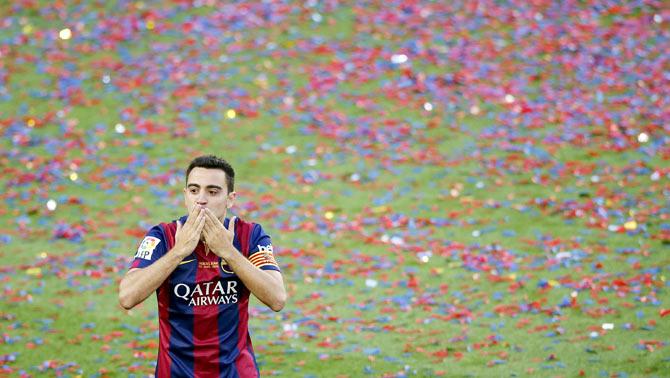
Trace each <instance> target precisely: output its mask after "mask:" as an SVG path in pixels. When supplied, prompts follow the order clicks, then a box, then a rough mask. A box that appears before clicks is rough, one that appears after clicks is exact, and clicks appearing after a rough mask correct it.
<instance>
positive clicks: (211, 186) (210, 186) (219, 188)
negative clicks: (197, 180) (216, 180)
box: [186, 184, 223, 190]
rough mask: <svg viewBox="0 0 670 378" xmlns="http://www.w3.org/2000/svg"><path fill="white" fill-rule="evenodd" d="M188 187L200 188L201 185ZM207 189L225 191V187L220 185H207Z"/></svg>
mask: <svg viewBox="0 0 670 378" xmlns="http://www.w3.org/2000/svg"><path fill="white" fill-rule="evenodd" d="M186 187H187V188H190V187H196V188H200V185H198V184H188V185H186ZM205 189H218V190H223V187H221V186H218V185H207V186H206V187H205Z"/></svg>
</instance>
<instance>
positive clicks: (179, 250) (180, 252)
mask: <svg viewBox="0 0 670 378" xmlns="http://www.w3.org/2000/svg"><path fill="white" fill-rule="evenodd" d="M191 252H192V251H189V250H188V249H187V248H185V247H184V246H183V245H179V244H176V245H175V246H174V247H172V253H174V254H175V255H176V256H177V257H179V260H182V259H184V258H185V257H186V256H188V255H190V254H191Z"/></svg>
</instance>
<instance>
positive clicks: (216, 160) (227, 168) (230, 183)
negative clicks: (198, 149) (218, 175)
mask: <svg viewBox="0 0 670 378" xmlns="http://www.w3.org/2000/svg"><path fill="white" fill-rule="evenodd" d="M193 168H207V169H220V170H222V171H224V172H225V173H226V186H227V189H228V193H231V192H233V191H234V189H235V170H234V169H233V166H232V165H230V163H228V162H227V161H226V160H225V159H222V158H220V157H217V156H214V155H203V156H198V157H197V158H195V159H193V160H191V163H190V164H189V165H188V168H186V183H187V184H188V175H189V174H190V173H191V171H192V170H193Z"/></svg>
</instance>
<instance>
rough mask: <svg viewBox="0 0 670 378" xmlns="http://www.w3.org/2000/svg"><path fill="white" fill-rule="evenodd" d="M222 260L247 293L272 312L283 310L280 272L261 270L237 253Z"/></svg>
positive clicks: (282, 282) (283, 300) (283, 295)
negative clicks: (245, 288)
mask: <svg viewBox="0 0 670 378" xmlns="http://www.w3.org/2000/svg"><path fill="white" fill-rule="evenodd" d="M230 223H234V221H232V220H231V222H230ZM229 227H230V226H229ZM233 227H234V225H233ZM215 253H216V252H215ZM222 258H224V259H225V260H226V262H227V263H228V266H230V267H231V268H232V269H233V272H235V274H237V276H238V277H239V278H240V279H241V280H242V282H243V283H244V285H245V286H246V287H247V288H248V289H249V291H250V292H252V293H253V294H254V295H255V296H256V298H258V299H259V300H260V301H261V302H263V303H265V305H266V306H268V307H270V308H271V309H272V311H281V310H282V309H283V308H284V305H285V304H286V289H285V288H284V279H283V278H282V275H281V273H280V272H278V271H276V270H262V269H260V268H258V267H257V266H255V265H254V264H252V263H251V262H250V261H249V260H247V258H246V257H244V255H242V254H241V253H239V252H237V251H234V253H227V254H226V257H222Z"/></svg>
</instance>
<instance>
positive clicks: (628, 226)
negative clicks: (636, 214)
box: [623, 220, 637, 231]
mask: <svg viewBox="0 0 670 378" xmlns="http://www.w3.org/2000/svg"><path fill="white" fill-rule="evenodd" d="M623 228H625V229H626V230H628V231H633V230H636V229H637V222H636V221H634V220H632V221H628V222H626V223H624V224H623Z"/></svg>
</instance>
